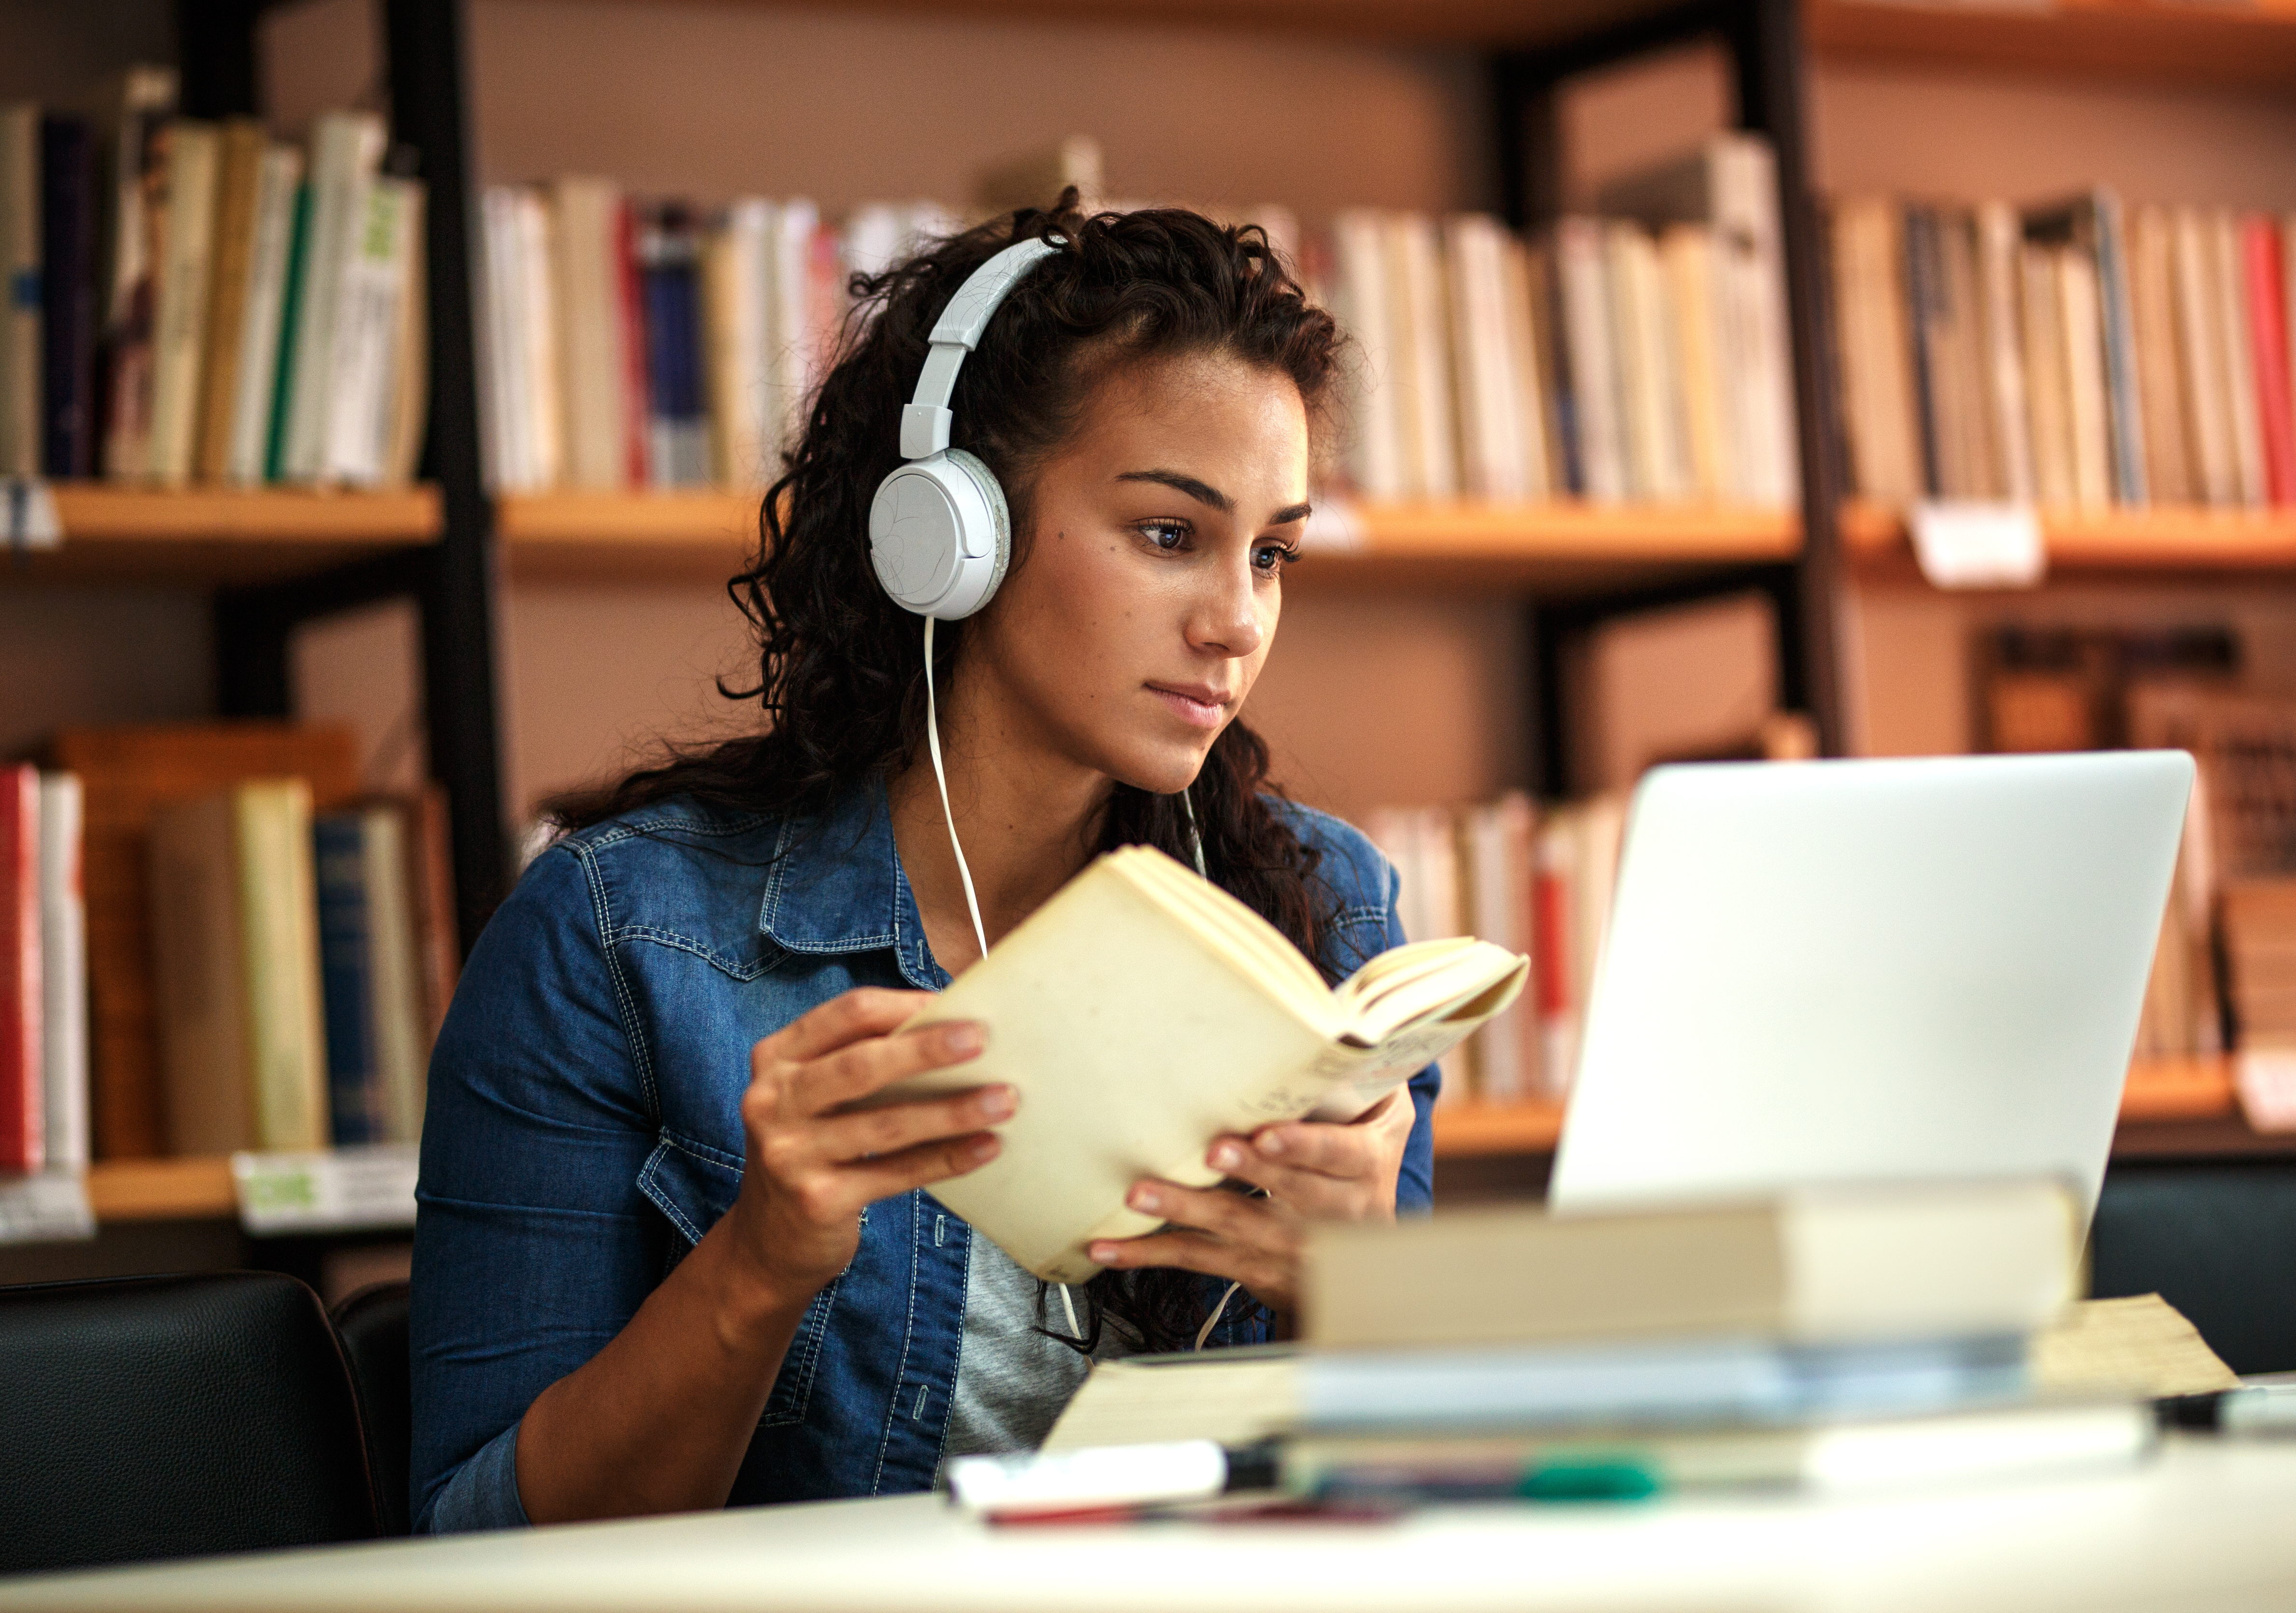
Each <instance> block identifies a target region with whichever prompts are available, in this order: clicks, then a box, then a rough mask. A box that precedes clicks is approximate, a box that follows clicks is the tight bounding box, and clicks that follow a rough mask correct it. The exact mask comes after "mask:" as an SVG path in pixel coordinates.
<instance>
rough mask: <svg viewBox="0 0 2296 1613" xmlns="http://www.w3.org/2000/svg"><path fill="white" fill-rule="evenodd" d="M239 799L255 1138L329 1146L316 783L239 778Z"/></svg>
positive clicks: (272, 1143) (271, 1144) (282, 1144)
mask: <svg viewBox="0 0 2296 1613" xmlns="http://www.w3.org/2000/svg"><path fill="white" fill-rule="evenodd" d="M234 806H235V811H234V835H235V839H236V842H237V847H238V854H239V856H238V864H239V866H238V873H239V893H238V894H239V910H240V913H241V915H242V922H243V923H244V925H245V929H244V932H243V933H244V940H245V946H246V965H245V967H246V978H247V991H248V1003H249V1009H250V1012H249V1040H250V1044H251V1046H252V1049H253V1053H254V1060H253V1062H254V1069H255V1118H256V1127H255V1129H256V1136H257V1139H258V1143H259V1145H260V1146H261V1147H263V1148H266V1149H273V1150H278V1149H321V1148H324V1147H326V1146H327V1139H328V1134H329V1126H328V1120H327V1062H326V1025H325V1011H324V1008H323V1007H322V1005H321V995H320V989H319V943H318V936H317V934H316V925H317V918H318V896H317V892H316V889H315V888H314V886H315V880H314V876H313V873H312V868H311V791H310V787H309V786H308V785H307V784H305V783H304V782H302V781H300V780H289V781H283V782H274V783H261V784H243V785H242V786H240V788H239V790H238V793H237V797H236V800H235V803H234Z"/></svg>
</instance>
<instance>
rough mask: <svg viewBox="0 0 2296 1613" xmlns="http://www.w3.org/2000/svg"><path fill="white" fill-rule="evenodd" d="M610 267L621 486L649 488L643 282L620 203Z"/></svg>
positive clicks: (633, 225) (626, 211) (631, 224)
mask: <svg viewBox="0 0 2296 1613" xmlns="http://www.w3.org/2000/svg"><path fill="white" fill-rule="evenodd" d="M614 264H615V266H616V268H617V269H618V270H619V280H620V290H621V300H620V303H619V307H620V311H621V317H622V397H623V400H624V404H625V407H624V408H623V410H622V442H623V452H624V454H625V455H626V458H627V468H626V473H625V479H624V485H625V486H627V487H650V486H652V482H653V473H652V465H651V461H650V458H649V455H648V453H647V444H646V414H647V411H648V410H649V409H650V408H651V407H652V405H651V404H650V403H648V402H647V399H648V397H650V395H651V386H650V384H649V382H650V378H651V376H652V368H651V366H649V365H648V364H647V363H646V332H645V282H644V280H643V279H642V278H641V277H640V275H639V274H638V231H637V220H636V219H635V217H633V216H632V215H631V212H630V204H629V203H628V202H627V201H624V202H622V203H620V204H619V207H617V208H616V209H615V214H614Z"/></svg>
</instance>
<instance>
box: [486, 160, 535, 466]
mask: <svg viewBox="0 0 2296 1613" xmlns="http://www.w3.org/2000/svg"><path fill="white" fill-rule="evenodd" d="M511 197H512V190H511V187H510V186H508V185H502V184H490V185H488V186H487V188H486V189H485V190H484V191H483V192H480V197H479V240H480V257H479V263H480V270H481V273H480V275H479V289H480V295H479V336H480V340H479V376H478V380H479V440H480V446H481V448H482V451H483V454H484V460H485V466H486V479H487V487H488V489H489V490H490V491H492V492H495V493H516V492H523V491H524V490H525V489H526V487H527V480H526V455H525V447H524V443H523V441H522V440H521V439H522V437H523V432H522V430H521V423H520V421H519V418H518V415H519V411H520V408H521V405H522V404H523V402H524V401H525V400H524V399H522V398H521V397H519V396H518V389H517V387H516V386H515V384H514V383H513V382H512V379H511V378H512V376H513V375H515V374H516V373H518V368H519V366H518V345H519V342H518V332H517V323H518V319H517V304H516V302H515V300H514V298H513V295H512V290H511V287H510V283H509V282H510V274H511V266H512V263H513V262H514V261H515V254H516V252H517V246H516V244H515V233H516V230H517V227H518V226H517V223H516V215H515V213H514V212H513V210H512V209H513V206H514V204H513V203H512V200H511Z"/></svg>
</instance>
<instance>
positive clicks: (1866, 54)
mask: <svg viewBox="0 0 2296 1613" xmlns="http://www.w3.org/2000/svg"><path fill="white" fill-rule="evenodd" d="M1803 17H1804V27H1805V29H1806V32H1807V35H1808V40H1809V44H1810V46H1811V48H1812V50H1814V51H1815V52H1816V53H1817V55H1818V56H1820V57H1821V58H1823V59H1825V60H1826V61H1874V62H1890V63H1896V64H1919V65H1923V66H1931V67H1943V68H1964V69H1971V68H1973V69H1979V70H1996V71H1998V70H2015V71H2018V72H2021V73H2034V74H2045V75H2049V76H2053V77H2058V78H2068V77H2072V78H2119V79H2127V80H2131V81H2137V82H2150V83H2155V84H2182V85H2204V86H2225V87H2235V86H2236V87H2244V88H2251V89H2286V88H2292V87H2296V14H2292V13H2290V12H2286V11H2283V10H2279V9H2276V8H2274V7H2271V6H2269V5H2259V6H2252V7H2251V6H2242V5H2184V4H2163V3H2161V0H2057V4H2051V5H2046V6H2034V7H2031V8H2023V7H2011V6H2000V7H1997V8H1996V7H1985V8H1979V7H1975V6H1959V5H1896V4H1871V3H1870V0H1811V3H1810V4H1808V5H1807V6H1806V7H1805V9H1804V12H1803Z"/></svg>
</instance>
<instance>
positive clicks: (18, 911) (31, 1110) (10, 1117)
mask: <svg viewBox="0 0 2296 1613" xmlns="http://www.w3.org/2000/svg"><path fill="white" fill-rule="evenodd" d="M40 1048H41V1041H40V774H39V772H38V770H37V768H33V767H24V766H17V767H0V1172H8V1171H36V1170H37V1169H39V1168H40V1167H41V1165H42V1163H43V1162H44V1160H45V1155H46V1151H47V1150H46V1142H47V1127H46V1126H45V1124H44V1123H43V1120H42V1111H41V1108H40V1065H41V1052H40Z"/></svg>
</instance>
